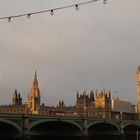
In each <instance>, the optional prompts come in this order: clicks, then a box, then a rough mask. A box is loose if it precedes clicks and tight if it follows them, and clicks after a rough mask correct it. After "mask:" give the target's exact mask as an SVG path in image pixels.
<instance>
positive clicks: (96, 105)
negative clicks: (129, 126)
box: [0, 66, 140, 118]
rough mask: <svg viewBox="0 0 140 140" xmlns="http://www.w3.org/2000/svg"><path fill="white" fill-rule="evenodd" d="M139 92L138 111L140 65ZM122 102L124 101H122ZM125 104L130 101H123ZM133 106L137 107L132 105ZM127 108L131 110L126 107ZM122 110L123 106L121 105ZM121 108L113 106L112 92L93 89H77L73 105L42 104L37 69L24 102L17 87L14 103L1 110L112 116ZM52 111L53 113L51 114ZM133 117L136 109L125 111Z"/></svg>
mask: <svg viewBox="0 0 140 140" xmlns="http://www.w3.org/2000/svg"><path fill="white" fill-rule="evenodd" d="M137 94H138V112H140V66H139V67H138V68H137ZM121 103H122V102H121ZM119 104H120V101H118V102H116V104H115V105H116V106H120V105H119ZM123 104H124V106H125V105H126V106H127V104H128V102H123ZM132 108H136V107H135V106H134V105H132ZM125 110H130V109H127V107H126V108H125ZM120 111H121V106H120ZM120 111H119V110H114V108H113V107H112V97H111V92H110V91H107V90H105V89H103V90H100V91H99V90H95V91H93V90H91V91H90V92H89V93H88V92H87V91H85V90H84V91H83V92H82V93H79V91H77V95H76V102H75V104H74V105H73V106H66V105H65V103H64V101H63V100H61V101H59V102H58V104H57V105H56V106H46V105H45V104H41V94H40V90H39V85H38V79H37V73H36V71H35V73H34V78H33V81H32V86H31V89H30V91H29V93H28V97H27V99H26V101H25V103H23V101H22V98H21V95H20V93H18V91H17V90H16V89H15V90H14V93H13V98H12V105H1V106H0V112H4V113H19V114H35V115H58V114H59V115H64V116H76V117H88V118H92V117H94V118H105V117H107V118H110V117H116V115H118V114H120ZM50 112H51V114H49V113H50ZM125 114H126V115H128V116H129V117H131V118H136V117H137V115H136V111H132V112H131V111H130V112H125Z"/></svg>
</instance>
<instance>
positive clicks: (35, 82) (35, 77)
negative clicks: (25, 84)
mask: <svg viewBox="0 0 140 140" xmlns="http://www.w3.org/2000/svg"><path fill="white" fill-rule="evenodd" d="M33 87H36V88H37V87H38V80H37V72H36V69H35V75H34V80H33Z"/></svg>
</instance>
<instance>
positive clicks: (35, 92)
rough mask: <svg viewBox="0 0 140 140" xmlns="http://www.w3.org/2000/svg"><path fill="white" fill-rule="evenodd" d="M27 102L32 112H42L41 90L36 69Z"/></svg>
mask: <svg viewBox="0 0 140 140" xmlns="http://www.w3.org/2000/svg"><path fill="white" fill-rule="evenodd" d="M26 104H27V106H28V109H29V111H30V112H31V114H40V90H39V87H38V80H37V75H36V71H35V76H34V79H33V83H32V88H31V90H30V92H29V94H28V99H27V102H26Z"/></svg>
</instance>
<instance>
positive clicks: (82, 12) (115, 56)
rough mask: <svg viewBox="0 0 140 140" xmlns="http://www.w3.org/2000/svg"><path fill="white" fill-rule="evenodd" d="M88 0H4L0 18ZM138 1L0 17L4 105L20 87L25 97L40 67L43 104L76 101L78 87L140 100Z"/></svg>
mask: <svg viewBox="0 0 140 140" xmlns="http://www.w3.org/2000/svg"><path fill="white" fill-rule="evenodd" d="M83 1H86V0H0V17H3V16H10V15H15V14H22V13H29V12H34V11H40V10H45V9H51V8H54V7H61V6H64V5H69V4H76V3H77V2H83ZM139 7H140V0H108V3H107V4H106V5H104V4H103V3H102V0H99V1H98V2H94V3H91V4H87V5H83V6H80V9H79V11H76V10H75V9H74V8H70V9H65V10H59V11H56V12H55V13H54V16H51V15H50V13H43V14H39V15H32V16H31V18H30V19H27V18H26V17H21V18H16V19H12V21H11V22H10V23H9V22H7V20H0V35H1V36H0V104H9V103H11V98H12V94H13V91H14V89H15V88H16V89H17V90H18V91H19V92H20V93H21V95H22V97H23V101H25V99H26V97H27V95H28V92H29V91H30V88H31V86H32V80H33V77H34V71H35V69H36V70H37V75H38V82H39V88H40V92H41V98H42V102H45V104H47V105H56V104H57V103H58V100H65V104H66V105H72V104H74V103H75V100H76V92H77V90H79V91H80V92H82V91H83V90H87V92H89V91H90V90H91V89H93V90H95V89H97V90H102V89H106V90H111V92H112V96H119V97H120V99H122V100H128V101H132V102H133V103H136V102H137V93H136V67H137V66H138V65H139V64H140V8H139Z"/></svg>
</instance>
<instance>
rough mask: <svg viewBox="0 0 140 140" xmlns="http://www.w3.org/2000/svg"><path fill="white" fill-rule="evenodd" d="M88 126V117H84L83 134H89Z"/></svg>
mask: <svg viewBox="0 0 140 140" xmlns="http://www.w3.org/2000/svg"><path fill="white" fill-rule="evenodd" d="M87 127H88V121H87V118H84V119H83V136H87V135H88V130H87Z"/></svg>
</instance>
